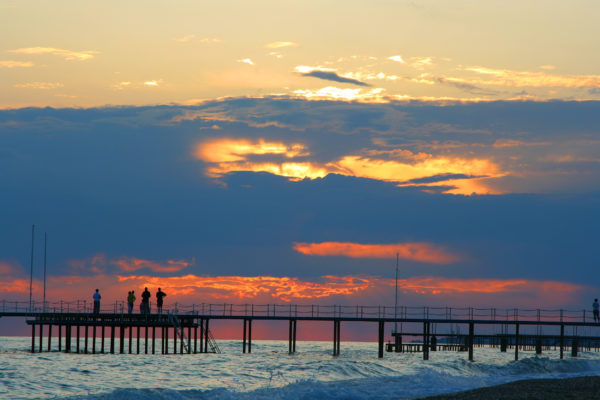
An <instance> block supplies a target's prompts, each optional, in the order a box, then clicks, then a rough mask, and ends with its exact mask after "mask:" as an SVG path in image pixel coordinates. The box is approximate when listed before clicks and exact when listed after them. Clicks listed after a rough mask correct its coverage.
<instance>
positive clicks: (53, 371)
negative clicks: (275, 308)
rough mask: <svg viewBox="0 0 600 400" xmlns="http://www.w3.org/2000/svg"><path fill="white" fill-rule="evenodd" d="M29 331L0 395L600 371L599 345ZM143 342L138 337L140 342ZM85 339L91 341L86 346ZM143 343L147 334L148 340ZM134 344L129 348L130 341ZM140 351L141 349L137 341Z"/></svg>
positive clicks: (297, 389)
mask: <svg viewBox="0 0 600 400" xmlns="http://www.w3.org/2000/svg"><path fill="white" fill-rule="evenodd" d="M29 340H30V339H29V338H0V365H3V366H5V367H3V368H2V369H0V398H3V399H16V398H69V399H115V400H117V399H118V400H124V399H135V400H144V399H163V398H164V399H167V398H168V399H208V398H210V399H250V398H252V399H257V398H258V399H262V398H264V399H267V398H269V399H273V398H275V399H309V398H310V399H320V398H327V399H392V398H393V399H399V398H400V399H401V398H414V397H420V396H428V395H435V394H440V393H449V392H455V391H461V390H467V389H472V388H477V387H482V386H488V385H493V384H499V383H504V382H508V381H512V380H518V379H528V378H555V377H571V376H583V375H598V374H600V354H598V353H591V352H583V353H581V355H580V357H578V358H570V357H567V358H565V359H564V360H560V359H559V357H558V352H554V351H553V352H547V353H545V354H544V356H541V357H537V356H535V355H534V354H533V353H532V352H521V353H520V356H521V359H520V360H519V361H513V357H514V356H513V354H511V353H500V352H499V350H498V349H489V348H476V349H475V362H469V361H467V360H466V354H465V353H456V352H431V353H430V360H429V361H423V360H422V355H421V354H418V353H415V354H395V353H385V357H384V358H383V359H378V358H377V344H376V343H343V344H342V352H341V356H339V357H332V356H331V355H330V351H331V344H330V343H323V342H298V345H297V350H298V353H297V354H296V355H293V356H290V355H288V354H287V353H286V350H287V342H284V341H256V342H254V343H253V353H252V354H241V351H240V350H241V346H240V343H239V342H237V341H219V344H220V345H221V347H222V349H223V350H224V353H223V354H219V355H217V354H195V355H194V354H192V355H183V356H180V355H168V356H164V355H158V354H157V355H154V356H153V355H143V354H140V355H137V354H132V355H129V354H123V355H120V354H114V355H111V354H96V355H83V354H65V353H58V352H53V353H50V354H49V353H41V354H37V353H36V354H30V353H28V352H27V351H28V350H29V347H28V346H29V344H30V342H29ZM134 346H135V344H134ZM82 348H83V347H82ZM141 348H142V349H143V348H144V346H143V343H142V345H141ZM126 351H127V349H126ZM134 351H135V348H134Z"/></svg>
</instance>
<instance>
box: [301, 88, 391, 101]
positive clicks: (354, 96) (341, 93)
mask: <svg viewBox="0 0 600 400" xmlns="http://www.w3.org/2000/svg"><path fill="white" fill-rule="evenodd" d="M293 93H294V95H295V96H297V97H300V98H304V99H307V100H342V101H358V102H365V103H387V102H389V99H387V98H384V97H383V96H382V93H383V89H381V88H375V89H372V90H369V91H364V90H363V89H340V88H337V87H335V86H327V87H324V88H322V89H317V90H311V89H299V90H295V91H294V92H293Z"/></svg>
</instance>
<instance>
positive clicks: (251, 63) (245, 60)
mask: <svg viewBox="0 0 600 400" xmlns="http://www.w3.org/2000/svg"><path fill="white" fill-rule="evenodd" d="M237 62H239V63H244V64H248V65H254V63H253V62H252V60H251V59H249V58H243V59H241V60H237Z"/></svg>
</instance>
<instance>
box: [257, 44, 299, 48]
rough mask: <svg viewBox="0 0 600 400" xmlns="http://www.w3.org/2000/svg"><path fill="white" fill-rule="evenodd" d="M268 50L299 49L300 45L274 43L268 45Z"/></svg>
mask: <svg viewBox="0 0 600 400" xmlns="http://www.w3.org/2000/svg"><path fill="white" fill-rule="evenodd" d="M265 47H266V48H267V49H280V48H282V47H299V45H298V43H294V42H273V43H269V44H266V45H265Z"/></svg>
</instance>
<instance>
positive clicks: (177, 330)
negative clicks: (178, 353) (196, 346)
mask: <svg viewBox="0 0 600 400" xmlns="http://www.w3.org/2000/svg"><path fill="white" fill-rule="evenodd" d="M169 322H170V323H171V325H173V328H175V334H176V335H177V336H179V339H180V340H181V344H183V348H184V349H185V352H186V353H187V352H189V347H188V344H187V340H186V337H185V331H184V330H183V328H182V327H181V324H180V323H179V318H177V317H176V316H175V315H173V314H171V313H169Z"/></svg>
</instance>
